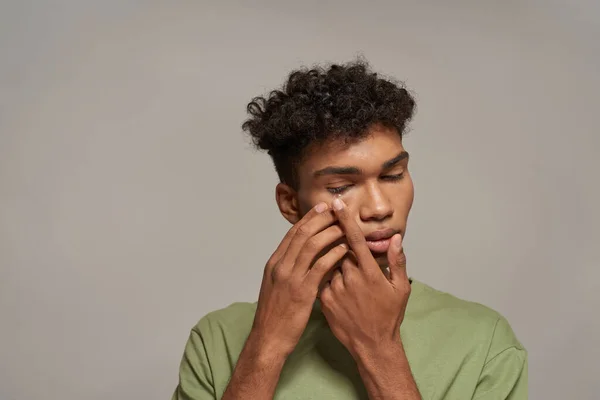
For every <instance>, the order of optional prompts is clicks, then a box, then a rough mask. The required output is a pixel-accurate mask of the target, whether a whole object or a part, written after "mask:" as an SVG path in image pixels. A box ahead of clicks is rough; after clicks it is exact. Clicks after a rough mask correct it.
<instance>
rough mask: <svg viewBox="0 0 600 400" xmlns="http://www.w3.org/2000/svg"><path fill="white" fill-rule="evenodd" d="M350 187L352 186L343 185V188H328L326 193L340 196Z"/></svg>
mask: <svg viewBox="0 0 600 400" xmlns="http://www.w3.org/2000/svg"><path fill="white" fill-rule="evenodd" d="M352 186H354V185H344V186H338V187H330V188H327V191H328V192H329V193H331V194H342V193H344V192H345V191H346V190H348V189H350V188H351V187H352Z"/></svg>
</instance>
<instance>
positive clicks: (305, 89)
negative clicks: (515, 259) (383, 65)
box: [173, 62, 527, 400]
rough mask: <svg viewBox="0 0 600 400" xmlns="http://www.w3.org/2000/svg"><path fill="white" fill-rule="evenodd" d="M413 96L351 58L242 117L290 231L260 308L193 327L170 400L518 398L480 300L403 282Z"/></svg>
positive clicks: (503, 333) (261, 100) (521, 353)
mask: <svg viewBox="0 0 600 400" xmlns="http://www.w3.org/2000/svg"><path fill="white" fill-rule="evenodd" d="M413 108H414V100H413V98H412V97H411V95H410V94H409V93H408V92H407V91H406V90H405V89H404V88H403V87H402V86H401V85H398V84H395V83H393V82H391V81H389V80H386V79H382V78H381V77H378V76H377V75H376V74H375V73H373V72H371V71H370V69H369V67H368V66H367V65H366V64H365V63H362V62H353V63H350V64H346V65H332V66H330V67H327V68H315V69H312V70H306V69H303V70H298V71H295V72H293V73H292V74H291V75H290V76H289V78H288V80H287V83H286V84H285V85H284V87H283V88H282V90H277V91H273V92H271V93H270V95H269V96H268V97H257V98H255V99H254V100H253V101H252V102H251V103H250V104H249V105H248V112H249V114H250V118H249V119H248V120H247V121H246V122H245V123H244V124H243V128H244V130H246V131H247V132H249V133H250V135H251V136H252V138H253V140H254V143H255V144H256V146H257V147H259V148H261V149H264V150H267V151H268V153H269V155H270V156H271V157H272V159H273V161H274V164H275V168H276V170H277V173H278V175H279V178H280V183H279V184H278V185H277V187H276V199H277V205H278V206H279V210H280V211H281V214H282V215H283V216H284V218H286V219H287V220H288V221H289V222H290V223H291V224H292V225H293V226H292V228H291V229H290V230H289V232H288V233H287V234H286V235H285V237H284V238H283V240H282V241H281V243H280V244H279V246H278V247H277V249H276V250H275V252H274V253H273V255H272V256H271V258H270V259H269V260H268V261H267V263H266V267H265V269H264V275H263V281H262V286H261V289H260V295H259V297H258V302H257V303H235V304H232V305H231V306H229V307H227V308H225V309H222V310H218V311H215V312H212V313H210V314H208V315H206V316H205V317H204V318H202V319H201V320H200V322H199V323H198V324H197V325H196V326H195V327H194V328H193V329H192V332H191V335H190V337H189V340H188V343H187V345H186V348H185V353H184V356H183V360H182V362H181V367H180V374H179V385H178V386H177V388H176V390H175V393H174V395H173V399H174V400H188V399H193V400H209V399H223V400H234V399H256V400H262V399H371V400H373V399H386V400H393V399H404V400H413V399H431V400H433V399H446V400H452V399H455V400H465V399H490V400H491V399H511V400H516V399H526V398H527V354H526V351H525V349H524V348H523V346H522V345H521V344H520V343H519V341H518V340H517V338H516V337H515V335H514V333H513V332H512V330H511V328H510V326H509V324H508V322H507V321H506V320H505V319H504V318H503V317H502V316H500V315H499V314H498V313H496V312H494V311H493V310H491V309H489V308H486V307H484V306H482V305H479V304H475V303H470V302H466V301H463V300H460V299H457V298H455V297H453V296H451V295H449V294H445V293H441V292H438V291H436V290H434V289H433V288H431V287H429V286H427V285H425V284H423V283H420V282H418V281H416V280H412V279H409V278H408V275H407V270H406V258H405V255H404V250H403V246H402V238H403V237H404V236H405V234H406V222H407V218H408V214H409V211H410V209H411V206H412V202H413V194H414V193H413V183H412V180H411V177H410V173H409V171H408V160H409V157H408V153H407V152H406V150H405V148H404V146H403V143H402V133H403V132H404V129H405V127H406V124H407V123H408V121H409V120H410V119H411V117H412V114H413Z"/></svg>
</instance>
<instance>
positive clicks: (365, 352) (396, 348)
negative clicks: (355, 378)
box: [353, 338, 406, 369]
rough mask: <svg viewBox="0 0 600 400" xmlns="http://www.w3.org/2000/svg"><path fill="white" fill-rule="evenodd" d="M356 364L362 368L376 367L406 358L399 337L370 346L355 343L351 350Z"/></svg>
mask: <svg viewBox="0 0 600 400" xmlns="http://www.w3.org/2000/svg"><path fill="white" fill-rule="evenodd" d="M353 353H354V358H355V360H356V363H357V365H358V366H359V367H360V368H363V369H377V366H379V365H390V364H392V363H394V362H397V361H398V360H399V359H403V358H406V354H405V352H404V346H403V345H402V341H401V340H400V338H398V339H393V340H390V341H387V342H379V343H376V344H373V345H371V346H365V345H357V346H356V347H355V349H354V351H353Z"/></svg>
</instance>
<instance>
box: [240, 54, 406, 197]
mask: <svg viewBox="0 0 600 400" xmlns="http://www.w3.org/2000/svg"><path fill="white" fill-rule="evenodd" d="M414 108H415V101H414V98H413V97H412V96H411V95H410V94H409V92H408V91H407V90H406V88H405V87H404V85H403V84H400V83H396V82H393V81H392V80H390V79H385V78H382V77H379V76H378V75H377V73H375V72H373V71H372V70H371V68H370V66H369V65H368V63H367V62H366V61H364V60H356V61H353V62H350V63H346V64H343V65H338V64H332V65H329V66H328V67H323V66H317V67H313V68H312V69H308V68H301V69H298V70H295V71H292V72H291V74H290V75H289V77H288V79H287V82H286V83H285V84H284V85H283V88H281V90H273V91H272V92H270V93H269V95H268V96H265V97H262V96H260V97H255V98H254V99H252V101H251V102H250V103H249V104H248V106H247V111H248V114H249V115H250V117H249V118H248V119H247V120H246V121H245V122H244V123H243V124H242V129H243V130H244V131H246V132H247V133H249V134H250V136H251V137H252V141H253V143H254V145H255V146H256V147H257V148H259V149H262V150H267V152H268V154H269V155H270V156H271V158H272V159H273V163H274V164H275V169H276V171H277V174H278V175H279V179H280V181H281V182H283V183H286V184H288V185H290V186H292V187H294V188H295V189H297V176H296V165H298V163H299V162H300V161H301V160H302V157H303V155H304V150H305V149H306V148H307V146H309V145H311V144H313V143H323V142H325V141H329V140H332V139H333V140H342V141H345V142H353V141H358V140H360V139H362V138H363V137H364V136H365V135H366V134H367V131H368V130H369V128H370V127H371V126H373V125H374V124H381V125H383V126H386V127H388V128H395V129H396V130H397V131H398V134H399V135H403V133H404V130H405V128H406V125H407V123H408V121H409V120H410V119H411V118H412V116H413V112H414Z"/></svg>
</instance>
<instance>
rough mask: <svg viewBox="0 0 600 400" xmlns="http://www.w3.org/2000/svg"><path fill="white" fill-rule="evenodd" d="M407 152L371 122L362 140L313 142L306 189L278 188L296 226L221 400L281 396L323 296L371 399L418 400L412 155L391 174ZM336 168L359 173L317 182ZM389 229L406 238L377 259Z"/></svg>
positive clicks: (302, 176) (269, 273)
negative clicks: (409, 311)
mask: <svg viewBox="0 0 600 400" xmlns="http://www.w3.org/2000/svg"><path fill="white" fill-rule="evenodd" d="M404 151H405V149H404V147H403V145H402V140H401V136H400V134H399V133H398V132H397V131H396V130H395V129H393V128H386V127H384V126H381V125H373V126H371V127H370V129H369V130H368V132H366V135H365V136H364V137H363V138H362V139H360V140H355V141H353V142H350V143H340V142H339V141H337V142H333V141H331V142H324V143H321V144H313V145H311V146H310V147H309V148H308V149H307V151H306V152H305V155H304V157H303V159H302V161H301V162H300V163H299V164H298V167H297V173H298V179H299V185H298V189H297V190H295V189H293V188H292V187H290V186H288V185H286V184H283V183H280V184H279V185H277V188H276V199H277V204H278V206H279V209H280V211H281V214H282V215H283V216H284V217H285V218H286V219H287V220H288V221H289V222H290V223H291V224H293V226H292V228H291V229H290V231H289V232H288V233H287V234H286V236H285V237H284V239H283V240H282V242H281V243H280V245H279V247H278V248H277V249H276V251H275V252H274V253H273V255H272V256H271V258H270V259H269V261H268V262H267V265H266V267H265V271H264V275H263V282H262V285H261V291H260V295H259V300H258V307H257V312H256V316H255V320H254V325H253V328H252V331H251V333H250V336H249V338H248V340H247V342H246V345H245V347H244V349H243V351H242V353H241V355H240V358H239V360H238V363H237V365H236V368H235V371H234V373H233V376H232V379H231V381H230V384H229V386H228V387H227V390H226V391H225V394H224V396H223V399H225V400H232V399H242V398H264V399H271V398H273V394H274V392H275V388H276V386H277V381H278V379H279V376H280V373H281V369H282V368H283V365H284V363H285V360H286V358H287V357H288V356H289V354H290V353H291V352H292V351H293V349H294V347H295V345H296V344H297V343H298V340H299V339H300V336H301V334H302V332H303V330H304V328H305V326H306V323H307V321H308V318H309V315H310V312H311V309H312V305H313V303H314V301H315V299H316V297H317V296H319V297H320V300H321V304H322V310H323V313H324V315H325V317H326V318H327V321H328V323H329V325H330V328H331V330H332V332H333V333H334V335H335V336H336V337H337V339H338V340H339V341H340V342H341V343H342V344H343V345H344V346H345V347H346V348H347V349H348V351H349V352H350V354H351V355H352V356H353V358H354V359H355V361H356V363H357V367H358V370H359V372H360V374H361V377H362V379H363V383H364V385H365V387H366V389H367V392H368V394H369V398H370V399H372V400H374V399H396V398H398V399H400V398H401V399H409V400H410V399H420V395H419V392H418V390H417V387H416V384H415V382H414V379H413V377H412V374H411V372H410V367H409V365H408V361H407V359H406V355H405V353H404V348H403V345H402V339H401V337H400V332H399V328H400V324H401V323H402V319H403V318H404V311H405V309H406V304H407V301H408V298H409V295H410V282H409V280H408V276H407V272H406V257H405V255H404V251H403V248H402V237H403V236H404V235H405V233H406V224H407V219H408V214H409V212H410V209H411V207H412V203H413V198H414V188H413V183H412V180H411V178H410V174H409V172H408V158H407V157H404V158H402V159H401V160H400V161H398V162H397V163H395V164H394V165H392V166H388V167H386V168H383V166H384V164H385V163H386V162H388V161H390V160H393V159H395V158H397V156H398V155H399V154H401V153H403V152H404ZM329 167H353V168H355V169H357V170H360V174H351V175H348V174H334V175H329V174H327V175H318V176H315V172H317V171H322V170H323V169H326V168H329ZM346 172H347V171H346ZM354 172H356V171H354ZM339 188H342V190H339ZM388 228H391V229H393V230H394V231H396V232H398V233H397V234H395V235H394V236H393V237H392V239H391V244H390V246H389V248H388V249H387V252H385V253H376V254H373V253H372V252H371V251H370V250H369V248H368V247H367V242H366V240H365V236H366V235H369V234H371V233H372V232H375V231H378V230H382V229H388ZM382 269H383V270H384V272H385V273H382Z"/></svg>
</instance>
